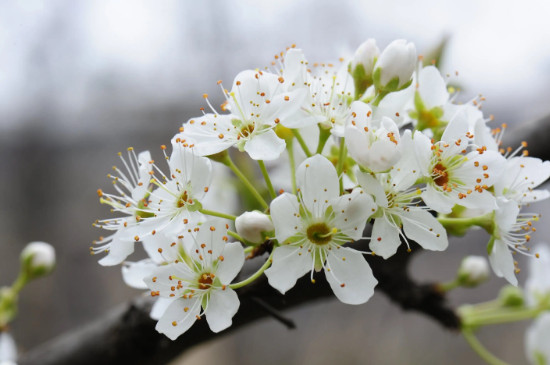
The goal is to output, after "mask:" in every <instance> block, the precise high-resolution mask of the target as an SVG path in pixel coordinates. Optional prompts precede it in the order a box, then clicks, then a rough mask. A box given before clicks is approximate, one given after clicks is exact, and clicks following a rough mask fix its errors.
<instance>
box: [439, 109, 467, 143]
mask: <svg viewBox="0 0 550 365" xmlns="http://www.w3.org/2000/svg"><path fill="white" fill-rule="evenodd" d="M468 127H469V125H468V119H467V113H466V112H465V111H464V109H460V110H459V111H458V112H457V113H456V114H455V115H454V116H453V117H452V118H451V120H450V121H449V124H447V127H445V131H444V132H443V135H442V136H441V140H442V141H444V142H447V143H449V144H450V145H451V147H453V148H455V147H459V148H458V149H459V150H461V149H462V148H463V147H462V144H464V145H466V144H467V143H468V138H467V137H465V136H466V133H468ZM459 139H460V140H461V142H462V143H460V146H456V145H455V143H454V142H455V141H458V140H459Z"/></svg>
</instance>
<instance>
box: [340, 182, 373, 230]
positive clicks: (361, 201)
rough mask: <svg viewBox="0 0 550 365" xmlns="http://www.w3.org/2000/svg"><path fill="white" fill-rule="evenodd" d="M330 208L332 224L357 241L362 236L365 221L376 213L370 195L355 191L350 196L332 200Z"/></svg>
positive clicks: (358, 190)
mask: <svg viewBox="0 0 550 365" xmlns="http://www.w3.org/2000/svg"><path fill="white" fill-rule="evenodd" d="M332 208H333V209H334V220H333V224H334V225H335V226H336V227H337V228H338V229H339V230H341V231H342V233H343V234H345V235H346V236H348V237H349V238H351V239H353V240H358V239H360V238H361V237H362V236H363V230H364V229H365V224H366V223H367V219H368V218H369V217H370V216H371V215H372V214H373V213H374V212H376V208H377V207H376V204H374V201H373V200H372V198H371V197H370V195H368V194H366V193H364V192H363V191H362V190H360V189H355V190H353V191H352V193H351V194H346V195H343V196H340V197H338V198H337V199H336V200H333V202H332Z"/></svg>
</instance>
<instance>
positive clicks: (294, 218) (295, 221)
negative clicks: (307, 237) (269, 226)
mask: <svg viewBox="0 0 550 365" xmlns="http://www.w3.org/2000/svg"><path fill="white" fill-rule="evenodd" d="M270 211H271V220H273V225H274V226H275V237H277V241H279V243H281V244H282V243H283V242H284V241H285V240H286V239H287V238H289V237H292V236H294V235H295V234H296V233H298V232H299V230H300V228H301V226H302V222H301V220H300V216H299V214H300V204H299V203H298V198H296V196H295V195H292V194H289V193H284V194H282V195H280V196H278V197H277V198H275V199H273V201H272V202H271V205H270Z"/></svg>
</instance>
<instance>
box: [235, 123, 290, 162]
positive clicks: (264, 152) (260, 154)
mask: <svg viewBox="0 0 550 365" xmlns="http://www.w3.org/2000/svg"><path fill="white" fill-rule="evenodd" d="M285 147H286V143H285V141H284V140H283V139H281V138H279V137H277V134H275V132H274V131H273V130H272V129H270V130H268V131H266V132H261V133H260V134H256V135H254V136H253V137H252V138H251V139H250V140H249V141H248V142H246V144H245V145H244V150H245V151H246V152H248V155H249V156H250V158H251V159H253V160H265V161H269V160H275V159H277V158H278V157H279V156H280V155H281V153H282V152H283V151H284V150H285Z"/></svg>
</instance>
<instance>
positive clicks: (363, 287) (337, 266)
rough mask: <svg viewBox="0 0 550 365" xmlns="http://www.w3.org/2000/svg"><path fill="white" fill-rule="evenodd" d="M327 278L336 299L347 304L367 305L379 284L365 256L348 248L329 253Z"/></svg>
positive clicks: (326, 269)
mask: <svg viewBox="0 0 550 365" xmlns="http://www.w3.org/2000/svg"><path fill="white" fill-rule="evenodd" d="M329 269H330V271H328V270H329ZM327 271H328V272H327ZM325 276H326V278H327V281H328V283H329V284H330V287H331V288H332V291H333V292H334V294H335V295H336V297H337V298H338V299H339V300H340V301H341V302H342V303H346V304H362V303H365V302H366V301H367V300H369V299H370V297H371V296H372V295H373V294H374V287H375V286H376V284H378V281H377V280H376V278H375V277H374V275H373V274H372V270H371V268H370V266H369V264H368V263H367V260H365V258H364V257H363V255H362V254H361V253H360V252H358V251H355V250H352V249H350V248H346V247H339V249H332V250H331V251H330V252H329V254H328V257H327V267H326V268H325Z"/></svg>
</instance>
